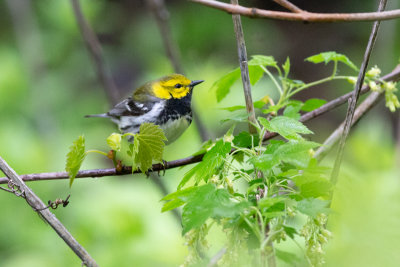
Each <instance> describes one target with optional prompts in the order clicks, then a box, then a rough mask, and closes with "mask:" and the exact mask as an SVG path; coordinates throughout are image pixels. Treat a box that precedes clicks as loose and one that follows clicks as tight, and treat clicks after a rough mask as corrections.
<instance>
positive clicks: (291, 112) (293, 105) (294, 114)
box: [283, 100, 303, 120]
mask: <svg viewBox="0 0 400 267" xmlns="http://www.w3.org/2000/svg"><path fill="white" fill-rule="evenodd" d="M302 106H303V103H302V102H301V101H298V100H292V101H291V102H290V103H289V104H287V106H286V108H285V110H284V111H283V116H286V117H289V118H292V119H295V120H298V119H299V118H300V113H299V111H300V109H301V107H302Z"/></svg>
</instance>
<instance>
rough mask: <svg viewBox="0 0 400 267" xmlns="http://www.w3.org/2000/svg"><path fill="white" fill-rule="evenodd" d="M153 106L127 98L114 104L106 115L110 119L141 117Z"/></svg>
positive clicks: (151, 103)
mask: <svg viewBox="0 0 400 267" xmlns="http://www.w3.org/2000/svg"><path fill="white" fill-rule="evenodd" d="M153 105H154V103H153V102H148V103H143V102H139V101H134V100H132V98H131V97H129V98H127V99H124V100H123V101H121V102H119V103H118V104H116V105H115V106H114V107H113V108H112V109H111V110H110V111H109V112H108V113H107V114H108V115H109V116H112V117H120V116H141V115H144V114H146V113H147V112H149V111H150V110H151V108H152V107H153Z"/></svg>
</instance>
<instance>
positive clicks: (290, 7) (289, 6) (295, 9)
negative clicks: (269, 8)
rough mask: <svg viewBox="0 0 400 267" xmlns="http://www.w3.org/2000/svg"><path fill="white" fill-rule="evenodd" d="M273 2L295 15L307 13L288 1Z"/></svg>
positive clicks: (276, 0)
mask: <svg viewBox="0 0 400 267" xmlns="http://www.w3.org/2000/svg"><path fill="white" fill-rule="evenodd" d="M273 1H274V2H275V3H277V4H279V5H281V6H283V7H284V8H286V9H287V10H290V11H292V12H294V13H301V12H306V11H304V10H302V9H301V8H299V7H298V6H296V5H295V4H293V3H291V2H289V1H287V0H273Z"/></svg>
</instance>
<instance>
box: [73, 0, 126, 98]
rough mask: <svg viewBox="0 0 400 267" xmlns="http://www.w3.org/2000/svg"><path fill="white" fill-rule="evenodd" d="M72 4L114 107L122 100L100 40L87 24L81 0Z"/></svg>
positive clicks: (86, 43)
mask: <svg viewBox="0 0 400 267" xmlns="http://www.w3.org/2000/svg"><path fill="white" fill-rule="evenodd" d="M71 2H72V8H73V10H74V14H75V17H76V20H77V22H78V25H79V28H80V30H81V33H82V37H83V40H84V41H85V45H86V48H87V50H88V51H89V55H90V57H91V59H92V61H93V64H94V66H95V68H96V72H97V76H98V78H99V80H100V82H101V83H102V85H103V87H104V90H105V91H106V94H107V97H108V99H109V100H110V102H111V104H113V105H114V104H116V103H117V102H118V101H119V100H120V96H119V91H118V89H117V87H116V85H115V83H114V80H113V78H112V76H111V74H109V73H108V71H107V69H106V66H105V63H104V61H103V57H102V49H101V46H100V43H99V40H98V39H97V37H96V35H95V33H94V32H93V30H92V29H91V28H90V26H89V24H88V23H87V22H86V20H85V18H84V16H83V13H82V10H81V8H80V5H79V0H71Z"/></svg>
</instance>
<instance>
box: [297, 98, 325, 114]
mask: <svg viewBox="0 0 400 267" xmlns="http://www.w3.org/2000/svg"><path fill="white" fill-rule="evenodd" d="M325 103H326V100H324V99H318V98H311V99H308V100H307V101H306V102H304V105H303V106H302V107H301V110H303V111H306V112H310V111H313V110H315V109H317V108H319V107H321V106H322V105H324V104H325Z"/></svg>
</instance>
